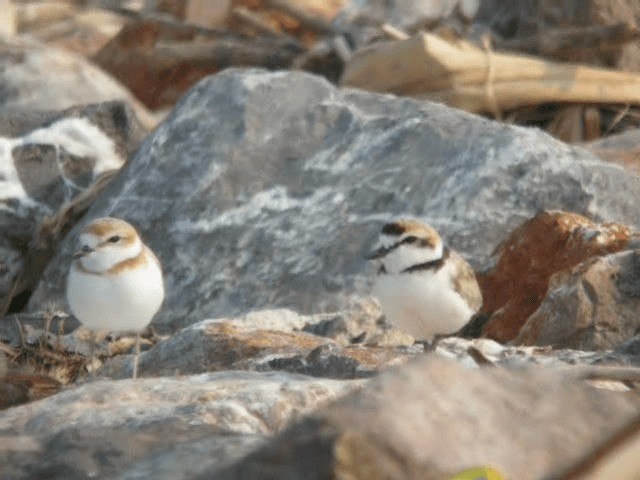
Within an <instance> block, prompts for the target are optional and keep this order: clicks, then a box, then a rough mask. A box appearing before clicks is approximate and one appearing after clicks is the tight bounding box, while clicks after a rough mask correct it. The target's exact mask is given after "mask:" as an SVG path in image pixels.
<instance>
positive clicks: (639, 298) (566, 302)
mask: <svg viewBox="0 0 640 480" xmlns="http://www.w3.org/2000/svg"><path fill="white" fill-rule="evenodd" d="M639 309H640V250H633V251H625V252H620V253H616V254H611V255H607V256H604V257H598V258H595V259H593V260H591V261H587V262H584V263H582V264H580V265H578V266H576V267H575V268H573V269H571V270H570V271H563V272H560V273H557V274H555V275H554V276H553V277H551V281H550V283H549V291H548V293H547V295H546V297H545V299H544V300H543V302H542V304H541V305H540V307H539V308H538V309H537V310H536V311H535V312H534V313H533V314H532V315H531V316H530V317H529V318H528V319H527V322H526V323H525V324H524V326H523V327H522V329H521V330H520V334H519V335H518V337H516V339H515V340H514V342H515V343H516V344H526V345H550V346H552V347H555V348H572V349H578V350H605V349H612V348H616V347H620V346H622V345H623V344H624V343H625V342H626V341H628V340H629V339H632V337H634V336H635V335H636V334H637V332H638V330H640V318H638V311H639Z"/></svg>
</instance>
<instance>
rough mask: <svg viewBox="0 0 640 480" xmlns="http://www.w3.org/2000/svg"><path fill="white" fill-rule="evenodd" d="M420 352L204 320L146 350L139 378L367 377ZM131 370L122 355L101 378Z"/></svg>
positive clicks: (106, 367)
mask: <svg viewBox="0 0 640 480" xmlns="http://www.w3.org/2000/svg"><path fill="white" fill-rule="evenodd" d="M285 312H286V311H285ZM290 313H291V312H289V315H285V322H286V321H287V320H288V319H290V318H292V316H291V315H290ZM251 317H253V318H255V319H259V318H261V317H260V312H255V313H254V314H252V315H247V317H245V318H248V322H249V323H251V321H252V318H251ZM265 317H266V319H267V321H268V318H275V315H274V313H273V312H270V311H267V312H265V315H264V316H263V317H262V318H265ZM342 317H343V316H342V315H339V314H337V315H335V316H334V318H342ZM301 318H303V319H304V317H301ZM309 318H310V317H307V319H309ZM54 342H57V343H58V344H63V345H64V344H65V342H64V341H60V340H57V339H55V338H52V339H51V340H50V343H52V344H53V343H54ZM66 343H68V342H66ZM419 353H422V347H421V346H420V345H417V346H416V347H411V348H407V347H403V346H398V347H396V348H393V347H390V346H384V347H378V346H364V345H340V344H339V343H337V342H335V341H333V340H330V339H328V338H323V337H319V336H316V335H312V334H310V333H306V332H300V331H294V330H291V331H284V330H278V329H272V328H269V326H266V327H265V328H263V327H261V326H258V327H255V326H251V325H249V326H247V325H245V324H243V323H242V319H236V320H235V321H234V320H205V321H203V322H198V323H196V324H194V325H191V326H189V327H186V328H184V329H183V330H181V331H179V332H177V333H176V334H174V335H172V336H171V337H170V338H168V339H166V340H164V341H162V342H159V343H158V344H156V345H155V346H154V347H153V348H151V349H150V350H149V351H147V352H144V353H143V354H142V355H141V356H140V365H139V372H138V374H139V375H141V376H169V375H185V374H194V373H200V372H211V371H220V370H254V371H271V370H284V371H287V372H292V373H302V374H305V375H311V376H314V377H323V378H336V379H350V378H366V377H371V376H373V375H375V374H376V373H378V372H379V371H382V370H385V369H387V368H388V367H390V366H395V365H399V364H401V363H404V362H405V361H406V360H408V359H409V358H411V357H413V356H415V355H417V354H419ZM132 368H133V358H132V355H128V356H117V357H115V358H113V359H112V360H110V361H108V362H107V363H106V364H105V365H104V367H103V368H102V369H100V370H99V371H98V375H104V376H108V377H111V378H130V377H131V375H132Z"/></svg>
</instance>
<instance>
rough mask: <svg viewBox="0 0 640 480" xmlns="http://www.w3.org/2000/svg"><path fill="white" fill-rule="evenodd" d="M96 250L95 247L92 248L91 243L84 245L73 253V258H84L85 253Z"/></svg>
mask: <svg viewBox="0 0 640 480" xmlns="http://www.w3.org/2000/svg"><path fill="white" fill-rule="evenodd" d="M94 251H95V250H94V249H93V248H91V247H90V246H89V245H83V246H82V248H81V249H80V250H78V251H76V252H75V253H74V254H73V258H82V257H84V256H85V255H88V254H90V253H91V252H94Z"/></svg>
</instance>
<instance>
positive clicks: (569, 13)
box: [476, 0, 640, 72]
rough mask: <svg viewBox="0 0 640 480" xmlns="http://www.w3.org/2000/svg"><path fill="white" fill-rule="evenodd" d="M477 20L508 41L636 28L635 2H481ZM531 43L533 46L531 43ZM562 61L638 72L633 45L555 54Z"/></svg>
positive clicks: (639, 59)
mask: <svg viewBox="0 0 640 480" xmlns="http://www.w3.org/2000/svg"><path fill="white" fill-rule="evenodd" d="M476 20H477V21H478V22H480V23H483V24H485V25H487V26H490V27H491V29H492V30H493V31H494V32H495V33H497V34H498V35H500V36H502V37H504V38H507V39H511V38H514V39H526V38H528V37H530V36H532V35H544V34H545V33H547V32H549V31H550V30H552V29H565V30H571V29H572V28H580V27H584V26H585V25H588V26H590V27H601V26H612V25H616V24H621V23H626V24H629V25H631V26H633V27H637V26H638V2H637V0H566V1H564V2H561V3H559V2H554V1H549V0H525V1H520V2H503V1H502V0H482V1H481V2H480V9H479V11H478V13H477V17H476ZM532 43H533V42H532ZM556 57H557V58H558V59H560V60H563V61H570V62H575V63H582V64H592V65H602V66H607V67H615V68H617V69H620V70H627V71H635V72H637V71H640V47H638V45H637V44H636V42H619V43H608V44H607V45H606V48H605V47H604V46H600V48H597V47H596V48H570V49H563V50H560V51H558V52H556Z"/></svg>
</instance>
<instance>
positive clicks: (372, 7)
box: [334, 0, 481, 46]
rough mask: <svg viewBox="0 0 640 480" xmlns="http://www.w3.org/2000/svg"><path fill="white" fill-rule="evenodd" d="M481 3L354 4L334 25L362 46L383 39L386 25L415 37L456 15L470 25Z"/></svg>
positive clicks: (361, 0) (391, 0)
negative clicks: (416, 32)
mask: <svg viewBox="0 0 640 480" xmlns="http://www.w3.org/2000/svg"><path fill="white" fill-rule="evenodd" d="M480 3H481V2H480V0H438V1H434V0H351V1H349V2H347V3H346V4H345V6H344V7H342V10H340V13H339V14H338V15H337V16H336V18H335V20H334V23H335V25H336V27H337V28H338V29H340V30H343V31H347V32H349V35H350V37H351V38H352V39H353V40H354V41H355V43H356V45H357V46H363V45H366V44H368V43H371V42H372V41H374V40H376V39H379V38H380V37H383V35H382V33H381V30H380V26H381V25H382V24H384V23H388V24H391V25H392V26H394V27H396V28H399V29H401V30H404V31H405V32H408V33H413V32H415V31H416V30H419V29H422V27H423V26H425V25H433V24H435V23H437V22H440V21H443V20H446V19H448V18H450V17H451V16H452V15H454V14H460V17H461V19H464V20H465V21H469V20H471V19H472V18H473V17H474V16H475V14H476V11H477V10H478V8H479V6H480V5H479V4H480Z"/></svg>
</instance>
